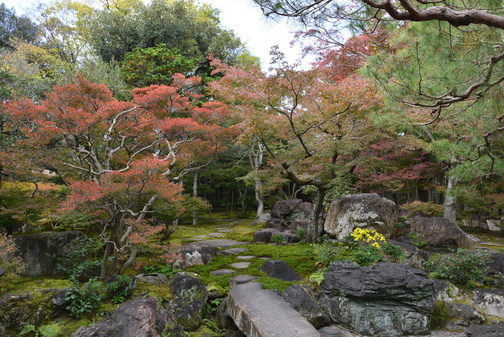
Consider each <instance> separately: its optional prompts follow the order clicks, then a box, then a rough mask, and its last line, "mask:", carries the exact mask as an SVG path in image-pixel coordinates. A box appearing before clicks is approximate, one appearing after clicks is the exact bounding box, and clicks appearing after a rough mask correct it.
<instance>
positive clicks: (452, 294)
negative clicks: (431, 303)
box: [432, 279, 460, 302]
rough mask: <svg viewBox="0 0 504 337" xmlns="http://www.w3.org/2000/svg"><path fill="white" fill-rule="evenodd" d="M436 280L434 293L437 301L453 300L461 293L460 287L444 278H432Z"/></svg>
mask: <svg viewBox="0 0 504 337" xmlns="http://www.w3.org/2000/svg"><path fill="white" fill-rule="evenodd" d="M432 281H433V282H434V294H435V297H436V301H442V302H447V301H452V300H453V299H454V298H456V297H457V296H458V295H459V294H460V289H459V288H457V287H455V286H454V285H453V284H452V283H450V282H448V281H443V280H436V279H434V280H432Z"/></svg>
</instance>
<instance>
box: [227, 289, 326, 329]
mask: <svg viewBox="0 0 504 337" xmlns="http://www.w3.org/2000/svg"><path fill="white" fill-rule="evenodd" d="M227 311H228V314H229V315H230V316H231V318H232V319H233V320H234V322H235V324H236V326H237V327H238V328H239V329H240V330H241V331H242V332H243V333H244V334H245V335H247V336H248V337H320V336H321V335H320V333H319V332H318V331H317V330H316V329H315V328H314V327H313V325H311V324H310V323H309V322H308V321H307V320H306V319H305V318H304V317H303V316H301V314H300V313H299V312H297V311H296V310H294V309H293V308H292V307H291V306H290V305H289V304H288V303H287V302H285V301H284V300H283V299H282V298H281V297H280V296H279V295H278V294H277V293H276V292H274V291H273V290H268V289H263V287H262V285H261V284H260V283H258V282H251V283H244V284H237V285H235V286H233V288H231V291H230V292H229V297H228V304H227Z"/></svg>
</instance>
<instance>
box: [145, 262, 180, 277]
mask: <svg viewBox="0 0 504 337" xmlns="http://www.w3.org/2000/svg"><path fill="white" fill-rule="evenodd" d="M142 269H143V272H144V273H145V274H154V273H158V274H164V275H166V276H167V277H168V278H171V277H172V276H173V275H174V274H176V273H177V271H175V270H173V266H172V265H171V264H167V265H147V266H143V267H142Z"/></svg>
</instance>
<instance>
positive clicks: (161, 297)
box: [132, 282, 173, 303]
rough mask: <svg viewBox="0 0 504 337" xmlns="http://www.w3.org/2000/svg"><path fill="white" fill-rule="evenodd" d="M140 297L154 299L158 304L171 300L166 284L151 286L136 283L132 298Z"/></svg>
mask: <svg viewBox="0 0 504 337" xmlns="http://www.w3.org/2000/svg"><path fill="white" fill-rule="evenodd" d="M140 296H152V297H156V298H157V299H158V301H159V303H164V302H168V301H170V300H171V299H172V297H173V294H172V293H171V291H170V287H169V286H168V285H167V284H161V285H153V284H148V283H143V282H138V283H137V287H136V288H135V291H134V293H133V296H132V297H133V298H135V297H140Z"/></svg>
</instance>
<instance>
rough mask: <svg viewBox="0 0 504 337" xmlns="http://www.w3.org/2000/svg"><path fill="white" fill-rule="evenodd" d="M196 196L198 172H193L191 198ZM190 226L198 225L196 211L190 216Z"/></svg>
mask: <svg viewBox="0 0 504 337" xmlns="http://www.w3.org/2000/svg"><path fill="white" fill-rule="evenodd" d="M197 196H198V172H197V171H196V172H194V179H193V197H197ZM192 224H193V226H195V225H197V224H198V214H197V213H196V210H194V211H193V215H192Z"/></svg>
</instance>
